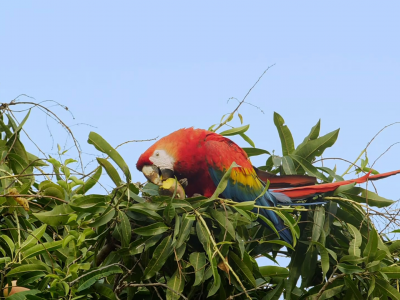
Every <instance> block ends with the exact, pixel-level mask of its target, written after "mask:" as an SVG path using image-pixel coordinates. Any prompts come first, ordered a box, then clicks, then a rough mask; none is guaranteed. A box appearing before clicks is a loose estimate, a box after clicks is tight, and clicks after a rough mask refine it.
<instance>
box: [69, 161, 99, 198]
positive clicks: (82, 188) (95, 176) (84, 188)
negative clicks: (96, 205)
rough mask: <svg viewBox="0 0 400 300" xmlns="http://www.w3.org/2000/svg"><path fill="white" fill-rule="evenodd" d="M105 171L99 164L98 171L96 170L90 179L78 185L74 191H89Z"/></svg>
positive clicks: (81, 192)
mask: <svg viewBox="0 0 400 300" xmlns="http://www.w3.org/2000/svg"><path fill="white" fill-rule="evenodd" d="M102 172H103V168H102V167H101V166H99V167H98V168H97V169H96V172H94V174H93V175H91V176H90V177H89V179H88V180H86V181H85V183H84V184H83V185H82V186H80V187H78V188H77V189H76V190H75V191H74V192H75V194H85V193H86V192H87V191H89V190H90V189H91V188H92V187H93V186H94V185H95V184H96V183H97V182H98V181H99V179H100V176H101V173H102Z"/></svg>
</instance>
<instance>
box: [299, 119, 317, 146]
mask: <svg viewBox="0 0 400 300" xmlns="http://www.w3.org/2000/svg"><path fill="white" fill-rule="evenodd" d="M320 128H321V119H319V120H318V122H317V124H315V126H313V127H312V128H311V131H310V133H309V134H308V135H307V136H306V137H305V138H304V140H303V142H302V143H301V144H300V145H298V146H297V148H298V149H299V148H301V147H303V146H304V145H305V144H307V143H308V142H309V141H311V140H315V139H316V138H317V137H318V136H319V130H320Z"/></svg>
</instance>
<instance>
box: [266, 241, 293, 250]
mask: <svg viewBox="0 0 400 300" xmlns="http://www.w3.org/2000/svg"><path fill="white" fill-rule="evenodd" d="M263 243H270V244H277V245H282V246H284V247H286V248H290V249H292V250H294V248H293V246H292V245H290V244H289V243H287V242H285V241H281V240H266V241H262V242H261V244H263Z"/></svg>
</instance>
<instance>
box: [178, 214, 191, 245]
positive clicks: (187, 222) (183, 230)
mask: <svg viewBox="0 0 400 300" xmlns="http://www.w3.org/2000/svg"><path fill="white" fill-rule="evenodd" d="M195 220H196V217H195V216H194V215H187V214H184V215H183V216H182V225H181V226H180V229H179V234H178V239H177V241H176V244H175V248H179V247H180V246H182V244H183V243H184V242H186V240H187V238H188V237H189V234H190V230H191V229H192V226H193V223H194V221H195Z"/></svg>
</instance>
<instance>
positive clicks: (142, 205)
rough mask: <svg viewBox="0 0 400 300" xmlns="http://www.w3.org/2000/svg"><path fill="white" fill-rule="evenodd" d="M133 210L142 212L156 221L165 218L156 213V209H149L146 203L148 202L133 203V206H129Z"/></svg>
mask: <svg viewBox="0 0 400 300" xmlns="http://www.w3.org/2000/svg"><path fill="white" fill-rule="evenodd" d="M128 209H129V210H131V211H134V212H137V213H140V214H142V215H145V216H148V217H150V218H152V219H154V220H156V221H162V220H163V218H162V217H161V216H160V215H159V214H158V213H156V212H155V211H154V210H152V209H149V207H148V206H147V205H146V203H136V204H134V205H132V206H131V207H129V208H128Z"/></svg>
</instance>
